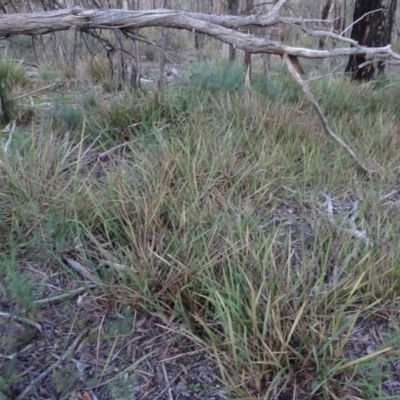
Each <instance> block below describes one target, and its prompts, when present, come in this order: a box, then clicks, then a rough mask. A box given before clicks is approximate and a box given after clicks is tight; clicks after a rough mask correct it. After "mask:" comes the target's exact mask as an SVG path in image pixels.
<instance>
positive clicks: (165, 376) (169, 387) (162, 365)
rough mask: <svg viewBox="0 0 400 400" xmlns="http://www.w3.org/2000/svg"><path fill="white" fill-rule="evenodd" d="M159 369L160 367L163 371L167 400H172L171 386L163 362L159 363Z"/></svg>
mask: <svg viewBox="0 0 400 400" xmlns="http://www.w3.org/2000/svg"><path fill="white" fill-rule="evenodd" d="M161 367H162V370H163V374H164V378H165V382H167V387H168V397H169V400H174V398H173V397H172V393H171V384H170V383H169V378H168V374H167V369H166V368H165V363H164V362H162V363H161Z"/></svg>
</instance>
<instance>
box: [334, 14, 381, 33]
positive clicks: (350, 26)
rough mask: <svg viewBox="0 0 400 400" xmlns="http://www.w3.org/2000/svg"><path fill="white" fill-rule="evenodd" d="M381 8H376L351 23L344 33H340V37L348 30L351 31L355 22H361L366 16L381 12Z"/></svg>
mask: <svg viewBox="0 0 400 400" xmlns="http://www.w3.org/2000/svg"><path fill="white" fill-rule="evenodd" d="M382 10H383V8H377V9H376V10H373V11H368V12H367V13H365V14H364V15H363V16H362V17H360V18H358V19H357V20H355V21H353V23H352V24H350V25H349V26H348V27H347V28H346V29H345V30H344V31H342V32H341V33H340V36H343V35H344V34H345V33H346V32H347V31H348V30H349V29H351V28H352V27H353V26H354V25H355V24H356V23H357V22H359V21H361V20H362V19H363V18H364V17H366V16H367V15H368V14H373V13H375V12H377V11H382Z"/></svg>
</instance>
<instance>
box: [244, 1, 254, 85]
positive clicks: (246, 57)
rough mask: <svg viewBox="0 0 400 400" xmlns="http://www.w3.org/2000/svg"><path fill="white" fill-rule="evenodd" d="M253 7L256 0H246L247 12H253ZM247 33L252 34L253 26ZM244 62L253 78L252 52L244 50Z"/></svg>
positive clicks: (248, 13)
mask: <svg viewBox="0 0 400 400" xmlns="http://www.w3.org/2000/svg"><path fill="white" fill-rule="evenodd" d="M253 8H254V0H246V14H247V15H250V14H252V13H253ZM247 33H248V34H249V35H251V34H252V33H253V32H252V29H251V26H249V27H248V28H247ZM244 64H245V66H246V70H247V71H248V74H249V79H251V53H250V52H249V51H245V52H244Z"/></svg>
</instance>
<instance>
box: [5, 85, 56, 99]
mask: <svg viewBox="0 0 400 400" xmlns="http://www.w3.org/2000/svg"><path fill="white" fill-rule="evenodd" d="M57 85H58V83H53V84H51V85H49V86H44V87H42V88H40V89H36V90H34V91H33V92H29V93H25V94H21V96H17V97H14V98H13V99H12V100H13V101H14V100H19V99H23V98H24V97H28V96H31V95H32V94H35V93H38V92H41V91H42V90H46V89H50V88H52V87H54V86H57Z"/></svg>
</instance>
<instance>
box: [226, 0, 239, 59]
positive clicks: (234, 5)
mask: <svg viewBox="0 0 400 400" xmlns="http://www.w3.org/2000/svg"><path fill="white" fill-rule="evenodd" d="M227 1H228V12H229V14H230V15H238V13H239V0H227ZM228 58H229V61H235V60H236V49H235V47H234V46H233V45H232V44H230V45H229V57H228Z"/></svg>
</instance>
